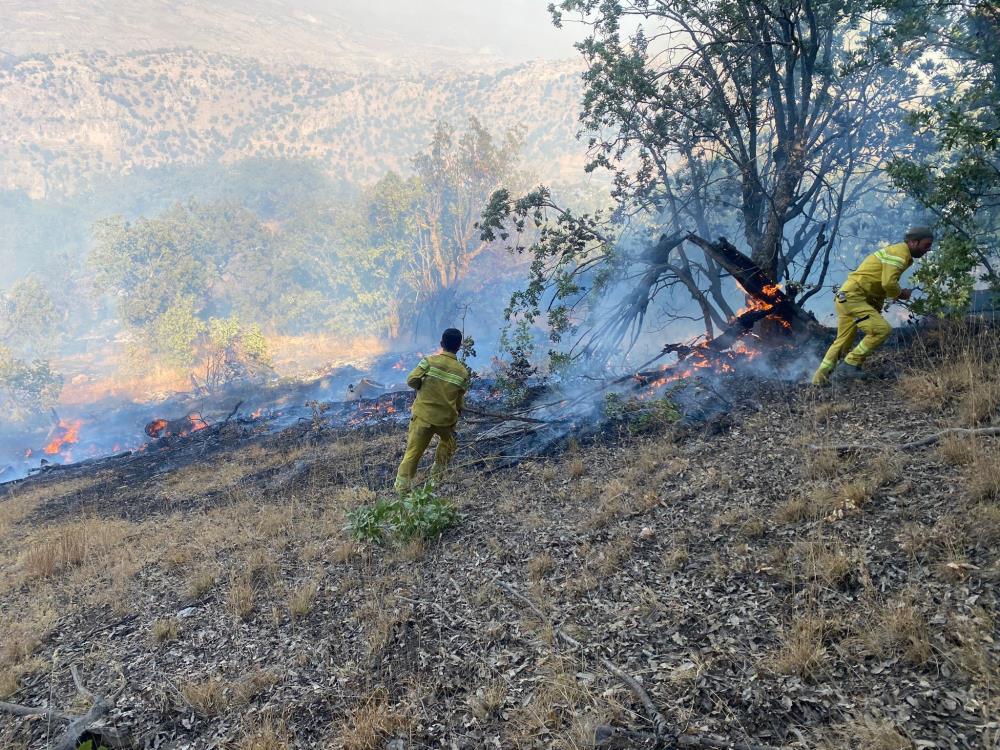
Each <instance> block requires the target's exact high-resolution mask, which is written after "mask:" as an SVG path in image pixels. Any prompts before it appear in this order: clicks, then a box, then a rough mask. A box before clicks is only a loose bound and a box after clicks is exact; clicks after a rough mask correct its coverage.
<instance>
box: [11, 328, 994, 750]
mask: <svg viewBox="0 0 1000 750" xmlns="http://www.w3.org/2000/svg"><path fill="white" fill-rule="evenodd" d="M998 355H1000V338H998V335H997V332H996V331H995V330H992V329H966V330H962V331H959V332H956V331H955V330H954V329H951V330H950V331H945V332H934V331H925V332H922V333H920V334H918V335H917V336H915V337H913V338H912V339H911V340H910V341H908V342H907V343H905V344H903V345H902V346H900V347H897V348H894V349H892V350H889V351H887V352H885V353H883V354H882V355H881V356H880V357H879V359H878V361H877V362H876V363H875V364H876V369H875V372H876V374H877V377H876V378H875V379H874V380H871V381H868V382H862V383H850V384H843V385H840V386H838V387H836V388H834V389H833V390H832V391H819V392H817V391H816V390H814V389H812V388H810V387H809V386H806V385H799V384H787V383H779V382H774V381H765V380H759V379H752V378H747V377H738V378H736V379H735V380H729V381H726V380H725V379H723V380H722V381H720V382H719V383H717V384H716V385H714V386H713V388H715V389H716V390H717V391H718V392H719V393H722V394H727V395H728V398H729V400H730V402H731V404H732V406H731V408H729V409H727V410H725V411H724V412H723V413H722V414H717V415H716V416H715V417H713V418H712V419H710V420H708V421H701V422H700V423H699V422H695V423H693V424H688V425H687V426H681V425H669V424H659V423H654V424H646V425H642V426H641V429H632V428H626V429H622V428H620V427H619V428H616V429H614V430H605V431H603V432H601V433H598V436H597V437H596V438H591V439H588V440H586V441H583V442H578V441H575V440H572V439H570V440H568V442H565V443H563V444H562V447H561V448H560V449H559V450H552V451H548V452H546V453H545V454H543V455H541V456H537V457H535V458H532V459H530V460H523V461H520V462H515V463H514V465H513V466H511V465H510V463H511V462H510V461H502V460H500V459H501V458H503V457H502V456H501V455H500V451H499V450H498V449H497V448H496V446H495V445H494V444H484V443H481V442H473V438H472V436H473V435H475V434H476V433H475V430H474V429H472V428H471V427H466V428H465V429H464V430H463V435H464V438H463V439H464V441H465V445H464V447H463V449H462V453H461V454H460V457H459V461H458V465H457V466H456V470H455V472H454V473H453V474H452V476H451V477H450V479H449V480H448V481H447V482H446V483H445V484H444V485H443V486H442V487H441V488H440V492H441V494H443V495H446V496H448V497H450V498H452V499H453V501H454V502H455V503H456V504H457V505H458V507H459V509H460V511H461V514H462V518H461V520H460V522H459V523H458V525H457V526H455V527H454V528H452V529H450V530H448V531H446V532H445V533H444V535H443V536H442V537H441V538H440V539H436V540H428V541H423V542H412V543H409V544H394V543H387V544H382V545H379V544H367V543H362V542H359V541H357V540H355V539H353V538H352V537H351V536H350V535H349V534H348V533H347V531H346V530H345V526H346V525H347V518H348V513H349V512H350V510H351V509H352V508H355V507H357V506H358V505H359V504H361V503H369V502H371V501H372V500H373V499H375V498H376V497H378V496H386V495H387V494H388V489H387V488H388V486H389V484H390V482H391V478H392V475H393V472H394V470H395V465H396V462H397V461H398V458H399V456H400V453H401V451H402V447H403V442H404V428H403V427H402V426H401V425H398V424H392V425H387V426H386V427H385V428H384V429H367V430H363V431H349V430H348V431H344V430H333V429H329V428H327V427H324V425H323V421H322V419H317V420H316V421H315V423H314V424H311V425H310V424H305V425H302V426H300V427H296V428H294V429H290V430H288V431H286V432H283V433H279V434H277V435H269V436H263V437H260V438H256V439H250V440H247V439H240V440H231V441H227V440H223V439H221V438H220V440H219V441H217V442H214V443H211V445H210V444H208V443H206V444H205V447H204V448H199V447H198V446H197V444H193V445H192V447H190V448H188V449H185V450H184V451H182V452H177V451H175V452H172V451H171V450H166V451H162V452H160V453H157V454H156V456H147V457H144V458H142V459H141V462H144V463H141V465H142V466H143V467H145V468H143V469H142V470H141V471H138V470H136V468H135V467H137V466H140V463H131V464H127V465H123V466H122V467H116V465H108V466H106V467H104V468H100V467H98V468H96V469H94V470H92V471H89V472H86V473H72V472H50V473H48V474H47V475H43V476H39V477H37V478H35V479H33V480H29V481H25V482H21V483H18V484H16V485H13V486H11V485H8V486H6V487H5V488H4V495H3V499H2V500H0V566H2V568H3V570H4V572H5V574H4V576H3V577H2V579H0V611H2V613H3V614H2V618H0V670H2V671H0V697H2V698H4V699H6V700H8V701H13V702H16V703H19V704H26V705H32V706H40V705H50V706H53V707H56V708H58V709H59V710H65V711H70V712H75V713H76V714H80V713H83V712H84V711H86V710H87V706H88V704H89V703H90V701H89V700H82V699H81V698H79V697H78V696H77V691H76V690H75V689H74V687H73V683H72V679H71V674H70V673H71V669H73V668H75V669H76V670H77V672H78V674H79V675H80V677H81V679H82V681H83V682H84V683H85V684H86V685H87V686H88V687H89V688H90V689H91V690H94V691H95V692H98V693H100V694H101V695H104V696H111V698H110V699H109V710H108V713H107V716H106V718H105V722H104V725H105V726H110V727H113V728H115V729H117V730H118V731H120V732H122V733H125V734H127V735H128V736H129V737H130V738H131V742H132V746H134V747H143V746H145V747H176V748H181V747H190V748H209V747H221V748H239V749H241V750H250V749H256V750H262V749H263V748H268V750H276V749H278V750H280V749H281V748H291V747H296V748H298V747H301V748H306V747H325V748H327V747H332V748H345V749H348V750H383V748H392V750H400V749H402V748H412V749H415V748H431V747H447V748H470V749H471V748H490V747H494V748H584V747H593V745H594V738H595V733H596V732H597V731H598V727H601V726H609V725H610V726H613V727H616V728H618V729H619V730H627V731H631V732H639V733H645V734H646V735H648V734H649V733H651V732H652V731H653V729H654V727H653V724H652V723H651V720H650V719H651V717H650V711H649V708H648V706H644V705H643V704H642V703H641V701H640V700H639V699H638V695H637V693H636V691H635V690H633V689H630V688H629V687H628V686H627V685H626V684H625V682H624V681H623V680H622V679H621V678H620V677H618V676H615V675H614V674H613V673H612V671H610V670H609V668H608V666H607V665H608V664H610V665H612V666H614V667H615V668H616V669H618V670H619V671H620V672H622V673H626V674H627V675H629V676H631V678H632V679H633V680H634V681H635V682H636V683H637V684H638V685H639V686H641V688H642V690H643V691H645V692H646V693H647V694H648V696H649V698H650V699H651V702H652V704H653V707H654V709H655V710H656V711H658V712H659V713H660V714H661V715H662V717H663V719H664V721H665V723H666V725H667V730H668V735H667V736H666V737H665V738H664V739H663V741H662V742H661V744H660V745H659V746H661V747H676V746H680V747H748V746H753V747H786V748H810V749H815V748H865V749H866V750H871V749H874V750H904V749H908V748H956V749H959V748H961V749H963V750H965V749H968V750H972V749H973V748H977V749H982V748H995V747H998V746H1000V745H998V741H1000V723H998V721H997V717H998V716H1000V702H998V697H997V693H996V676H997V666H998V663H1000V662H998V659H1000V641H998V638H1000V631H998V623H997V619H996V608H997V594H998V587H1000V558H998V546H997V545H998V542H1000V470H998V468H997V467H998V466H1000V452H998V446H997V442H996V440H997V439H996V437H991V436H990V435H989V431H990V430H992V432H994V433H995V432H996V430H995V429H994V428H992V427H991V424H995V420H996V418H997V414H998V407H1000V382H998V379H997V375H996V373H997V367H996V364H997V361H998ZM955 426H958V427H963V428H972V429H978V430H980V432H979V433H976V434H971V435H969V434H957V435H956V434H949V435H944V436H939V438H937V439H934V440H931V441H930V442H927V443H925V444H922V445H915V446H914V445H910V446H907V447H903V446H904V444H906V443H907V442H913V441H914V440H915V439H917V438H923V437H925V436H931V435H935V434H936V433H938V432H939V431H940V430H941V429H942V428H946V427H955ZM219 434H220V435H221V434H222V433H219ZM195 439H196V438H195ZM487 445H488V446H489V447H486V446H487ZM182 455H183V456H185V458H184V459H183V460H181V456H182ZM498 461H499V463H498ZM500 464H506V465H507V467H506V468H500ZM565 636H569V637H570V639H571V641H568V640H567V639H566V637H565ZM569 643H575V644H576V645H575V646H571V645H568V644H569ZM63 726H64V723H60V722H58V721H56V722H53V721H46V720H43V719H34V720H30V719H29V720H24V719H16V718H13V717H11V716H9V715H0V745H2V746H3V747H10V748H29V747H31V748H34V747H41V746H43V744H44V741H45V739H46V738H47V737H54V736H56V735H57V734H58V732H60V731H61V730H62V728H63ZM605 734H606V732H605ZM602 736H603V735H602ZM630 743H631V744H629V745H620V744H619V745H616V746H630V747H652V746H654V745H655V743H653V742H647V741H646V740H642V739H635V738H634V737H633V739H631V740H630ZM644 743H645V744H644ZM732 743H735V744H732Z"/></svg>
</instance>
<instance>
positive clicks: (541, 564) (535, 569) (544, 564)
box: [528, 552, 556, 582]
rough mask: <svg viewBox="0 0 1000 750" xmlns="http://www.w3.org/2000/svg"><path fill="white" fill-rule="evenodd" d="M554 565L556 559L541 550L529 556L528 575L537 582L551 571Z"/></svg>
mask: <svg viewBox="0 0 1000 750" xmlns="http://www.w3.org/2000/svg"><path fill="white" fill-rule="evenodd" d="M555 566H556V561H555V559H554V558H553V557H552V555H550V554H549V553H548V552H542V553H541V554H539V555H536V556H535V557H533V558H531V560H530V561H529V562H528V577H529V578H530V579H531V580H532V581H535V582H538V581H540V580H542V579H543V578H545V576H547V575H548V574H549V573H551V572H552V571H553V570H554V569H555Z"/></svg>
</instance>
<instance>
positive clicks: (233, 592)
mask: <svg viewBox="0 0 1000 750" xmlns="http://www.w3.org/2000/svg"><path fill="white" fill-rule="evenodd" d="M255 596H256V590H255V589H254V585H253V577H252V574H250V573H248V572H247V571H240V572H238V573H234V574H233V575H232V576H231V577H230V579H229V589H228V591H227V592H226V606H227V607H228V609H229V611H230V613H231V614H232V615H233V616H234V617H236V618H237V619H239V620H246V619H248V618H249V617H250V615H251V614H253V610H254V599H255Z"/></svg>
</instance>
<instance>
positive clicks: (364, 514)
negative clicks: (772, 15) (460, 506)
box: [347, 483, 459, 543]
mask: <svg viewBox="0 0 1000 750" xmlns="http://www.w3.org/2000/svg"><path fill="white" fill-rule="evenodd" d="M458 519H459V515H458V511H457V510H456V509H455V506H454V505H453V504H452V502H451V501H450V500H448V499H447V498H443V497H440V496H439V495H437V494H436V493H435V492H434V487H433V485H432V484H431V483H428V484H425V485H423V486H422V487H417V488H415V489H413V490H411V491H409V492H407V493H405V494H403V495H401V496H399V497H397V498H392V499H380V500H378V501H377V502H375V503H372V504H370V505H362V506H360V507H358V508H354V509H353V510H351V511H349V512H348V514H347V520H348V524H349V526H348V529H349V530H350V532H351V534H352V535H353V536H354V538H355V539H357V540H359V541H362V542H379V543H381V542H384V541H385V540H386V539H387V538H391V539H394V540H396V541H399V542H410V541H413V540H414V539H436V538H437V537H439V536H441V534H442V533H444V531H445V529H448V528H449V527H451V526H454V525H455V524H456V523H458Z"/></svg>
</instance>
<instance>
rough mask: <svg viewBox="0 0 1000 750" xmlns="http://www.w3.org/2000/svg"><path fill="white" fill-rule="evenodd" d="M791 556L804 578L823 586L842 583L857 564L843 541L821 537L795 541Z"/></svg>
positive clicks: (834, 585)
mask: <svg viewBox="0 0 1000 750" xmlns="http://www.w3.org/2000/svg"><path fill="white" fill-rule="evenodd" d="M792 557H793V558H794V559H796V560H797V561H798V564H799V568H800V570H801V574H802V576H803V577H804V578H806V580H809V581H812V582H814V583H820V584H822V585H824V586H833V587H836V586H839V585H840V584H842V583H844V581H846V580H847V579H848V577H849V576H850V575H851V573H852V571H854V569H855V568H856V566H857V563H856V560H855V559H854V557H853V556H852V555H850V554H849V553H848V551H847V548H846V547H845V546H844V545H843V543H841V542H839V541H829V540H825V539H823V538H815V539H810V540H808V541H804V542H798V543H796V544H795V545H794V546H793V549H792Z"/></svg>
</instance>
